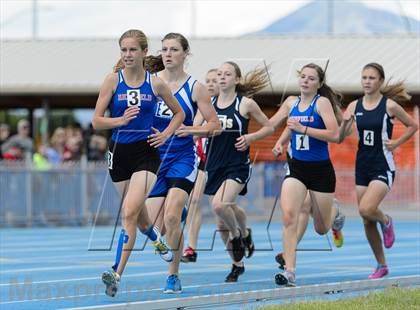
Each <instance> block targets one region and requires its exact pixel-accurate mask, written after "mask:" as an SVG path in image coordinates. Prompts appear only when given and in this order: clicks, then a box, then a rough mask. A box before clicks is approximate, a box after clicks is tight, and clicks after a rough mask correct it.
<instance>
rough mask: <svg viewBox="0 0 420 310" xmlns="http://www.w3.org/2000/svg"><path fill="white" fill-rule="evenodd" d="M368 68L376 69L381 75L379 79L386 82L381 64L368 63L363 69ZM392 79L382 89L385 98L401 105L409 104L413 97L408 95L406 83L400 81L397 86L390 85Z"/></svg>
mask: <svg viewBox="0 0 420 310" xmlns="http://www.w3.org/2000/svg"><path fill="white" fill-rule="evenodd" d="M368 68H372V69H375V70H376V71H377V72H378V73H379V77H380V78H381V80H385V71H384V68H383V67H382V66H381V65H380V64H378V63H376V62H371V63H368V64H367V65H365V66H364V67H363V70H365V69H368ZM363 70H362V71H363ZM391 79H392V78H390V79H389V80H388V82H387V83H386V84H385V86H384V88H382V89H381V93H382V94H383V95H384V96H385V97H387V98H389V99H392V100H394V101H395V102H397V103H399V104H404V103H407V102H409V101H410V99H411V96H410V95H409V94H408V93H407V91H406V89H405V85H404V81H399V82H397V83H395V84H390V83H389V82H391Z"/></svg>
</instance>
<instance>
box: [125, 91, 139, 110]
mask: <svg viewBox="0 0 420 310" xmlns="http://www.w3.org/2000/svg"><path fill="white" fill-rule="evenodd" d="M127 106H128V107H132V106H139V107H140V106H141V101H140V90H139V89H127Z"/></svg>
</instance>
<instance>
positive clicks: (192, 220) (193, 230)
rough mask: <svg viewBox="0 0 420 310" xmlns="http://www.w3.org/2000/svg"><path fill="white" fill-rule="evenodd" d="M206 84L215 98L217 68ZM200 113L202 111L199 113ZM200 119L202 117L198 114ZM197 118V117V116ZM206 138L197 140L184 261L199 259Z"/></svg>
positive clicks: (209, 72)
mask: <svg viewBox="0 0 420 310" xmlns="http://www.w3.org/2000/svg"><path fill="white" fill-rule="evenodd" d="M205 86H206V88H207V91H208V92H209V94H210V96H211V97H212V98H213V97H214V96H217V95H218V94H219V87H218V86H217V69H210V70H209V71H208V72H207V74H206V79H205ZM198 114H200V112H199V113H198ZM198 117H200V119H202V117H201V116H200V115H198ZM196 118H197V117H196ZM206 144H207V139H206V138H198V140H197V142H196V148H197V156H198V159H199V161H200V162H199V164H198V172H197V179H196V181H195V184H194V188H193V190H192V192H191V195H190V201H189V205H188V217H187V225H188V247H187V248H186V249H185V250H184V252H183V254H182V257H181V261H182V262H184V263H191V262H196V260H197V255H198V254H197V251H196V249H197V243H198V233H199V232H200V228H201V201H202V199H203V194H204V188H205V187H206V178H207V175H206V171H205V166H206V149H207V148H206Z"/></svg>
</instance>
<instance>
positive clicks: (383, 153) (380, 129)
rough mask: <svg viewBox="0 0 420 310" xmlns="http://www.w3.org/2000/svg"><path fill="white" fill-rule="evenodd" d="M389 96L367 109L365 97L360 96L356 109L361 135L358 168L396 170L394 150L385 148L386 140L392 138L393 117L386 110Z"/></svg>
mask: <svg viewBox="0 0 420 310" xmlns="http://www.w3.org/2000/svg"><path fill="white" fill-rule="evenodd" d="M386 101H387V98H386V97H385V96H382V99H381V100H380V102H379V104H378V105H377V107H376V108H375V109H373V110H366V109H365V108H364V107H363V98H359V99H358V100H357V103H356V109H355V111H354V115H355V120H356V128H357V131H358V136H359V148H358V150H357V157H356V168H357V167H358V168H364V167H365V168H368V169H369V170H372V169H374V170H375V169H377V170H390V171H395V164H394V158H393V156H392V152H391V151H388V150H387V149H386V148H385V145H384V141H386V140H390V139H391V138H392V129H393V123H392V118H391V117H390V116H389V115H388V113H387V112H386Z"/></svg>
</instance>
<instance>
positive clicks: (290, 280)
mask: <svg viewBox="0 0 420 310" xmlns="http://www.w3.org/2000/svg"><path fill="white" fill-rule="evenodd" d="M274 280H275V281H276V284H277V285H285V286H290V287H294V286H296V275H295V273H294V272H290V271H287V270H284V271H282V272H280V273H278V274H276V276H275V278H274Z"/></svg>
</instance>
